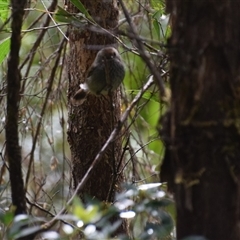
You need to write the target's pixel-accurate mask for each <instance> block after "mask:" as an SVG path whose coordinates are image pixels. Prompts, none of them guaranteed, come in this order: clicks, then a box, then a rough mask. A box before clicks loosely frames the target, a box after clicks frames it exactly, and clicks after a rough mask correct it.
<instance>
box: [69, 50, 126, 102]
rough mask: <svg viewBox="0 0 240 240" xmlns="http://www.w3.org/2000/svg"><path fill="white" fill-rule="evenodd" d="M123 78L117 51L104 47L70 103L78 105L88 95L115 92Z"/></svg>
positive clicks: (121, 63) (122, 66) (122, 69)
mask: <svg viewBox="0 0 240 240" xmlns="http://www.w3.org/2000/svg"><path fill="white" fill-rule="evenodd" d="M124 76H125V68H124V64H123V62H122V59H121V56H120V54H119V52H118V51H117V49H115V48H113V47H105V48H103V49H101V50H100V51H99V52H98V53H97V56H96V58H95V60H94V62H93V64H92V66H91V67H90V69H89V72H88V75H87V78H86V81H85V83H83V84H80V89H79V90H78V91H77V92H76V93H75V95H74V96H73V99H72V100H73V101H72V103H73V104H75V105H79V104H81V103H82V102H83V100H84V99H85V97H86V96H87V94H88V93H91V94H94V95H101V94H102V95H107V94H109V92H111V91H114V90H116V89H117V88H118V87H119V85H120V84H121V83H122V81H123V79H124Z"/></svg>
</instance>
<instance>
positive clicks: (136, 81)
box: [0, 0, 174, 239]
mask: <svg viewBox="0 0 240 240" xmlns="http://www.w3.org/2000/svg"><path fill="white" fill-rule="evenodd" d="M72 3H73V4H74V5H75V6H76V7H77V8H78V9H79V10H80V14H75V15H73V14H70V13H69V12H68V11H67V10H66V9H65V8H64V6H63V5H60V6H58V9H54V10H53V11H52V10H51V11H49V10H48V8H50V7H51V4H52V3H51V2H50V1H49V2H46V1H32V2H31V3H30V6H28V8H26V17H25V21H24V26H23V30H22V48H21V55H20V57H21V61H20V66H19V68H20V70H21V74H22V85H21V102H20V112H19V137H20V141H21V142H20V145H21V147H22V159H23V162H22V168H23V175H24V180H25V183H26V193H27V194H26V198H27V203H28V209H29V216H22V218H20V219H19V218H17V219H16V218H15V219H14V217H13V214H12V212H13V207H12V206H11V196H10V189H9V175H8V163H7V158H6V156H5V143H4V142H5V137H4V127H5V120H6V116H5V112H6V98H5V96H6V61H7V56H8V53H9V50H10V45H9V36H10V30H9V29H10V24H9V22H8V21H7V19H8V16H9V7H8V6H9V2H8V1H6V0H2V1H0V18H1V21H2V23H3V24H2V26H0V29H1V40H2V41H1V42H0V64H1V69H0V76H1V81H0V107H1V109H2V111H1V112H0V157H1V160H2V162H1V166H0V167H1V171H0V184H1V193H0V194H1V201H0V208H1V216H0V219H1V223H2V226H1V227H2V229H4V230H3V231H2V232H1V233H0V234H2V235H0V237H1V239H4V238H6V237H7V238H8V239H13V238H15V237H16V234H23V235H24V234H29V233H31V232H35V231H42V228H41V227H39V226H42V225H43V224H44V223H45V222H46V221H47V219H48V218H49V217H54V216H56V215H57V213H58V212H59V211H60V209H62V207H63V206H65V201H66V199H68V198H69V195H70V191H69V189H70V188H71V187H72V186H71V167H70V161H69V159H70V150H69V146H68V145H67V138H66V130H67V126H66V125H67V124H66V123H67V101H66V94H67V93H66V89H67V73H66V69H65V68H64V66H65V65H66V64H65V62H66V58H67V51H68V46H67V40H68V39H67V34H66V32H67V26H68V25H72V26H73V27H74V28H75V29H77V30H78V31H81V29H84V27H85V26H86V24H87V23H88V24H90V25H93V26H94V27H95V28H97V29H98V28H99V26H98V25H97V23H95V22H94V20H93V18H92V16H90V15H89V13H88V12H87V10H86V9H85V7H84V6H83V5H82V4H81V2H80V1H75V0H72ZM126 4H127V7H128V9H129V14H131V16H133V17H132V20H133V22H134V24H135V28H136V31H137V33H138V36H139V37H140V38H141V39H142V42H143V43H144V44H145V49H146V52H147V53H148V56H149V59H148V60H149V61H150V62H152V63H154V64H155V67H156V68H158V69H159V72H160V73H161V75H162V79H163V81H164V83H167V81H168V58H167V55H166V49H165V44H166V41H167V37H168V36H169V34H170V29H169V26H168V16H166V15H165V14H164V1H156V0H155V1H151V2H148V1H145V0H141V1H129V2H128V3H126ZM54 11H55V12H54ZM50 12H54V18H52V17H50ZM48 19H49V20H48ZM119 23H120V24H119V35H118V40H119V47H120V52H122V57H123V59H124V62H125V64H126V68H127V73H126V77H125V80H124V84H123V86H122V112H123V113H124V111H125V109H126V108H127V107H128V106H129V105H130V104H131V103H132V101H133V99H134V97H135V96H136V95H137V94H138V93H139V92H140V91H141V90H142V88H143V86H144V84H145V83H146V82H147V81H148V79H149V76H150V75H151V74H152V73H151V71H150V70H149V69H148V68H147V66H146V61H145V60H143V58H142V57H141V56H140V55H139V51H138V45H137V44H136V43H135V41H134V39H131V38H130V37H129V23H128V22H127V21H126V19H125V16H124V15H121V16H120V21H119ZM100 30H101V29H100ZM63 43H64V44H63ZM59 51H60V52H61V60H60V63H59V67H58V68H57V70H56V72H55V74H54V76H53V77H52V78H51V73H52V72H53V69H54V68H55V64H56V63H55V60H56V57H57V53H58V52H59ZM50 83H51V84H52V87H49V86H50ZM162 97H163V96H160V95H159V89H158V87H157V85H156V84H154V85H152V86H151V87H150V88H149V89H148V90H146V91H145V92H144V94H143V96H142V98H141V99H139V100H138V102H137V104H136V106H135V107H134V109H133V111H131V113H130V115H129V117H128V121H127V122H126V123H125V126H124V129H123V132H124V133H125V134H124V137H123V141H122V144H123V156H124V158H123V159H124V167H123V169H122V170H121V171H124V174H125V178H126V180H127V182H131V184H130V185H126V186H125V192H124V193H122V194H119V195H118V196H116V199H117V201H116V203H115V204H114V205H111V206H108V205H107V204H105V205H104V204H103V203H100V202H97V201H96V202H94V201H92V200H90V198H89V201H88V203H87V204H86V205H85V204H83V203H81V202H80V201H79V200H77V199H75V201H74V202H73V203H72V205H71V207H69V209H68V211H69V214H68V215H61V216H60V217H59V221H58V225H57V226H54V227H52V228H51V229H50V230H49V232H44V233H42V234H45V238H46V239H48V238H49V239H53V238H54V237H53V236H56V237H57V238H59V236H61V239H64V238H65V237H66V239H71V237H72V236H73V235H74V234H76V232H78V231H79V229H80V230H81V231H82V233H83V234H85V235H86V236H87V235H88V236H89V234H90V233H89V231H90V232H91V231H92V232H91V234H93V236H94V237H95V238H96V239H97V236H98V237H99V236H106V237H110V235H111V233H112V232H113V231H114V229H115V228H117V226H118V224H120V223H119V222H117V223H116V225H114V226H111V225H110V223H109V218H110V217H112V216H113V215H115V214H117V215H120V216H122V217H123V218H128V217H129V216H131V214H134V213H135V214H136V215H135V217H133V218H132V219H131V220H128V221H129V227H130V234H131V235H132V237H137V238H138V239H149V237H152V239H154V237H155V238H156V237H165V236H166V235H169V233H170V232H172V228H173V221H172V218H171V217H170V215H169V212H171V213H172V215H173V218H174V210H173V205H172V202H171V200H169V199H168V198H166V197H165V196H163V195H164V193H163V191H162V190H157V188H155V187H154V188H150V189H147V190H142V189H141V187H140V186H141V185H140V186H138V185H139V183H141V184H142V183H146V184H147V183H155V182H158V181H159V171H158V168H159V165H160V163H161V160H162V157H163V153H164V146H163V144H162V142H161V139H160V137H159V134H158V132H157V128H156V127H157V125H158V122H159V118H160V117H161V116H162V115H163V113H164V112H165V109H166V102H165V101H163V98H162ZM158 194H160V196H158ZM130 203H131V204H130ZM124 214H125V215H124ZM124 216H125V217H124ZM81 221H82V226H79V224H80V225H81ZM69 222H70V223H71V225H69ZM27 223H31V224H30V227H29V228H27V229H25V230H24V231H22V230H21V231H20V229H21V228H22V227H23V226H25V225H26V224H27ZM58 228H60V229H61V231H60V233H57V232H56V229H58ZM70 228H71V229H72V230H70ZM94 228H95V230H94V231H93V229H94ZM96 229H97V230H96ZM98 229H100V230H98ZM152 230H153V231H152ZM71 231H72V232H71ZM46 234H48V235H46ZM51 234H55V235H51ZM98 239H100V238H98ZM119 239H121V237H119ZM122 239H126V237H124V236H122Z"/></svg>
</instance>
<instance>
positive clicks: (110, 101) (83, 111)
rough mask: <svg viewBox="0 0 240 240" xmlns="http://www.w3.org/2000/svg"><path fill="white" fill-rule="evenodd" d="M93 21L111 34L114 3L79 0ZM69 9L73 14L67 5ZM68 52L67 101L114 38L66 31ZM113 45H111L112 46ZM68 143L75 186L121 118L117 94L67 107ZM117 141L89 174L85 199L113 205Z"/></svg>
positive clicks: (114, 23)
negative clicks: (101, 50)
mask: <svg viewBox="0 0 240 240" xmlns="http://www.w3.org/2000/svg"><path fill="white" fill-rule="evenodd" d="M81 2H82V3H83V4H84V6H85V7H86V9H88V11H89V13H90V15H91V16H92V17H93V18H94V19H95V21H96V22H97V23H98V24H100V25H101V26H102V27H104V28H105V29H108V30H109V31H113V29H114V28H115V27H116V26H117V23H118V15H119V11H118V7H117V1H102V0H97V1H95V0H94V1H93V0H91V1H89V0H85V1H81ZM67 4H68V10H69V11H71V12H74V11H76V9H75V8H73V6H72V5H71V4H70V3H69V2H68V3H67ZM69 40H70V41H69V43H70V53H69V60H68V73H69V75H68V77H69V91H68V99H69V100H70V99H71V97H73V95H74V94H75V92H76V91H77V90H78V89H79V84H80V83H82V82H84V79H85V77H86V74H87V71H88V69H89V67H90V66H91V64H92V62H93V60H94V58H95V56H96V53H97V51H99V50H100V49H101V48H102V47H103V46H106V45H112V46H115V47H116V43H115V40H114V38H113V37H111V36H110V35H106V34H103V33H98V32H96V31H93V30H91V29H90V25H89V28H88V29H86V30H83V31H81V30H78V29H76V28H70V29H69ZM113 44H114V45H113ZM68 111H69V120H68V124H69V127H68V141H69V145H70V148H71V155H72V156H71V157H72V166H73V170H72V173H73V180H74V186H75V187H76V186H77V185H78V183H79V182H80V181H81V179H82V178H83V176H84V174H85V173H86V171H87V169H88V168H89V166H90V165H91V163H92V161H93V160H94V158H95V157H96V155H97V153H98V152H99V151H100V149H101V147H102V146H103V144H104V143H105V142H106V140H107V138H108V137H109V135H110V133H111V131H112V130H113V128H114V127H115V125H116V123H117V121H118V119H119V117H120V92H119V91H116V92H115V93H113V94H112V95H111V96H104V97H103V96H100V97H95V96H93V95H90V94H89V95H88V97H87V99H86V101H85V102H84V103H83V104H82V105H80V106H77V107H76V106H73V105H71V101H69V106H68ZM120 144H121V143H120V139H118V140H116V141H114V143H112V144H111V146H110V147H109V148H108V149H107V151H106V152H105V154H104V156H103V158H102V160H101V162H100V163H99V164H98V165H97V167H96V168H95V169H93V171H92V175H91V178H90V179H89V181H88V182H87V184H86V185H85V186H84V188H83V190H82V191H81V192H80V193H79V195H80V197H82V198H83V199H84V195H85V194H87V195H89V196H91V197H93V198H97V199H99V200H103V201H108V202H112V201H113V197H114V193H115V192H116V191H117V190H118V189H119V182H120V181H121V179H122V176H121V175H117V166H118V163H119V161H120V155H121V145H120Z"/></svg>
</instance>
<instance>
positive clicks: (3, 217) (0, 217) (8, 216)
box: [0, 211, 14, 226]
mask: <svg viewBox="0 0 240 240" xmlns="http://www.w3.org/2000/svg"><path fill="white" fill-rule="evenodd" d="M13 218H14V214H13V212H10V211H9V212H6V213H3V212H1V213H0V221H1V222H2V223H4V224H5V225H6V226H7V225H9V224H10V223H11V222H12V221H13Z"/></svg>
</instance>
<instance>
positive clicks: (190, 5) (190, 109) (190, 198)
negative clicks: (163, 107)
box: [161, 0, 240, 240]
mask: <svg viewBox="0 0 240 240" xmlns="http://www.w3.org/2000/svg"><path fill="white" fill-rule="evenodd" d="M239 9H240V1H239V0H234V1H214V0H201V1H199V0H190V1H183V0H182V1H180V0H179V1H175V0H167V11H168V12H169V13H171V14H172V15H171V18H172V36H171V39H170V40H169V53H170V56H171V77H170V83H171V90H172V101H171V111H170V113H168V117H167V118H166V125H165V128H164V130H163V134H164V139H165V141H166V148H167V149H166V154H165V159H164V162H163V165H162V169H161V174H162V180H163V181H168V183H169V186H170V187H171V188H172V190H173V191H174V193H175V199H176V205H177V236H178V239H182V238H183V237H186V236H189V235H202V236H205V237H206V238H207V239H211V240H226V239H240V227H239V217H240V216H239V210H240V208H239V205H240V198H239V196H240V195H239V193H240V187H239V180H240V172H239V170H240V144H239V143H240V131H239V130H240V128H239V118H240V109H239V106H240V105H239V104H240V95H239V90H240V78H239V76H240V47H239V42H240V28H239V25H240V11H239Z"/></svg>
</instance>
